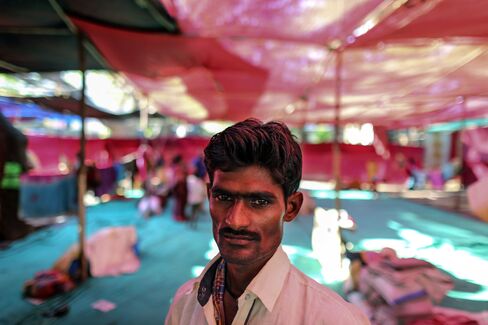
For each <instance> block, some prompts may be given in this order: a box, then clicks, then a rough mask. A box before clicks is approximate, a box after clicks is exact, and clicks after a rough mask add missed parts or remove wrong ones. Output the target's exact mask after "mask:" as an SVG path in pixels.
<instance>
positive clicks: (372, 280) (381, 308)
mask: <svg viewBox="0 0 488 325" xmlns="http://www.w3.org/2000/svg"><path fill="white" fill-rule="evenodd" d="M352 256H353V261H352V263H351V277H352V285H351V286H352V288H350V289H353V290H355V292H354V293H353V294H352V295H351V297H350V300H351V301H353V302H354V303H355V304H357V305H358V306H359V307H360V308H361V309H363V311H364V312H365V313H366V314H367V315H368V317H369V318H370V320H371V322H372V324H397V322H398V320H401V321H402V322H404V323H405V322H409V321H412V320H418V319H423V318H427V317H431V316H432V315H433V303H439V302H440V301H441V300H442V299H443V298H444V296H445V294H446V292H447V291H449V290H450V289H452V288H453V281H452V279H451V278H450V277H449V276H448V275H446V274H444V273H443V272H441V271H440V270H439V269H437V268H436V267H435V266H433V265H432V264H430V263H428V262H426V261H423V260H419V259H416V258H398V257H397V256H396V253H395V251H394V250H392V249H384V250H383V251H381V252H379V253H377V252H361V253H359V254H354V255H352Z"/></svg>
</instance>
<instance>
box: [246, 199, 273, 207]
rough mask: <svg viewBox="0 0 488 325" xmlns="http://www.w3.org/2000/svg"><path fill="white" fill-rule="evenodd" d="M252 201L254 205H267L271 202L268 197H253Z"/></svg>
mask: <svg viewBox="0 0 488 325" xmlns="http://www.w3.org/2000/svg"><path fill="white" fill-rule="evenodd" d="M250 202H251V204H252V205H254V206H257V207H265V206H267V205H268V204H269V203H270V202H269V201H268V200H266V199H251V200H250Z"/></svg>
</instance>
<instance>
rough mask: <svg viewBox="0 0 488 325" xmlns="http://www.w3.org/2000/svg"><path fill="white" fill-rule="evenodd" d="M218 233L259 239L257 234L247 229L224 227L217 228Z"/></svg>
mask: <svg viewBox="0 0 488 325" xmlns="http://www.w3.org/2000/svg"><path fill="white" fill-rule="evenodd" d="M219 235H220V236H225V235H229V236H242V237H248V238H249V239H251V240H259V239H260V238H261V237H260V236H259V234H257V233H255V232H251V231H247V230H236V229H232V228H230V227H224V228H222V229H220V230H219Z"/></svg>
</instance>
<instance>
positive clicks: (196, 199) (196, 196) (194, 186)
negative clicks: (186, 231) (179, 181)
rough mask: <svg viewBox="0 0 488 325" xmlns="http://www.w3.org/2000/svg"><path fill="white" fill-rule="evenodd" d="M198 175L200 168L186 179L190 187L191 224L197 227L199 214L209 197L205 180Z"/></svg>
mask: <svg viewBox="0 0 488 325" xmlns="http://www.w3.org/2000/svg"><path fill="white" fill-rule="evenodd" d="M198 175H200V174H199V172H198V170H195V171H194V172H193V174H190V175H188V177H187V179H186V183H187V187H188V205H189V206H190V209H191V210H190V220H189V221H190V226H191V227H192V228H195V229H196V228H197V221H198V214H199V213H200V212H201V211H202V210H203V203H204V202H205V199H206V197H207V189H206V187H205V182H204V181H203V179H202V178H200V177H199V176H198Z"/></svg>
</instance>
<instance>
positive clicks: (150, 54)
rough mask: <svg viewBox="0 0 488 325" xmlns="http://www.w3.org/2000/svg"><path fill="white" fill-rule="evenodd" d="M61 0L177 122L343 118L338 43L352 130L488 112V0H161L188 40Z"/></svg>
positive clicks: (107, 56) (115, 63) (100, 48)
mask: <svg viewBox="0 0 488 325" xmlns="http://www.w3.org/2000/svg"><path fill="white" fill-rule="evenodd" d="M122 2H123V3H126V2H129V3H132V5H133V6H134V3H136V2H132V1H130V0H125V1H122ZM142 2H144V1H142ZM7 3H11V4H12V6H13V3H14V2H13V1H7ZM59 3H60V5H61V6H62V7H63V10H64V13H65V14H68V15H70V16H69V21H70V22H72V23H74V24H75V25H76V26H77V27H78V28H80V29H81V30H82V31H84V32H85V33H86V34H87V35H88V37H89V39H90V41H91V42H92V44H93V45H94V47H96V49H97V52H98V53H99V54H101V56H102V57H103V58H104V60H105V61H106V62H107V64H108V65H109V66H110V67H112V68H114V69H115V70H118V71H121V72H122V73H123V74H124V75H125V76H126V77H127V78H128V79H129V80H130V81H131V82H132V84H134V85H135V86H136V87H137V88H138V89H139V90H140V91H141V92H142V93H143V94H144V95H146V96H147V97H148V99H149V102H150V103H151V105H153V106H155V107H157V108H158V109H159V111H160V112H162V113H163V114H165V115H170V116H175V117H178V118H181V119H185V120H188V121H201V120H240V119H242V118H244V117H247V116H255V117H258V118H262V119H265V120H268V119H281V120H284V121H287V122H289V123H292V124H297V125H301V124H304V123H308V122H333V121H334V106H335V101H334V87H335V68H336V60H337V52H336V49H337V48H338V47H339V48H341V49H342V50H343V52H342V53H343V54H342V55H343V69H342V78H343V80H342V88H341V91H342V97H341V98H342V100H341V122H342V123H346V122H357V123H365V122H373V123H374V124H377V125H384V126H388V127H392V128H393V127H408V126H413V125H415V126H419V125H427V124H431V123H434V122H444V121H451V120H458V119H462V118H467V117H479V116H483V117H485V116H487V115H488V109H487V105H488V91H486V90H485V89H484V87H483V84H484V83H485V79H486V74H485V73H484V72H483V69H484V67H485V66H486V65H487V64H488V45H485V44H488V43H487V42H486V40H487V39H486V38H487V36H488V32H487V31H488V28H487V27H488V26H487V24H488V19H487V18H488V17H487V16H488V3H487V2H485V1H476V0H466V1H457V0H432V1H422V0H417V1H416V0H409V1H398V0H390V1H381V0H350V1H343V0H327V1H323V0H321V1H319V0H312V1H310V0H307V1H304V0H286V1H282V0H266V1H252V0H239V1H238V0H235V1H234V0H233V1H227V0H225V1H224V0H161V3H153V2H151V4H152V5H153V7H158V8H160V10H162V12H165V11H164V9H161V8H162V4H163V5H164V7H165V8H166V12H168V13H170V14H171V15H172V16H173V18H174V20H175V22H176V23H177V25H178V29H179V30H181V33H182V34H178V33H173V34H170V33H169V32H170V30H171V28H168V26H166V25H165V23H163V24H161V22H160V21H156V23H155V24H154V25H151V24H147V23H146V25H144V24H143V23H142V21H143V20H144V19H142V18H141V19H140V20H139V16H132V15H129V16H124V15H123V14H120V15H119V14H116V15H114V16H113V17H111V16H110V15H105V14H107V13H110V10H109V9H103V10H107V12H106V13H105V14H102V13H98V12H97V11H94V10H93V6H97V3H98V1H97V2H95V1H88V3H89V5H85V3H86V1H76V0H71V1H60V2H59ZM110 3H112V4H99V5H100V6H102V7H110V9H111V10H112V11H114V12H115V11H116V8H114V7H113V6H117V4H118V3H119V2H118V1H117V2H110ZM137 3H141V1H137ZM145 3H147V1H146V2H145ZM126 5H127V7H130V6H131V4H126ZM138 9H140V8H138ZM103 10H102V11H103ZM94 12H97V14H93V13H94ZM138 12H139V13H140V10H139V11H138ZM461 12H462V13H463V15H457V13H461ZM464 13H469V14H466V15H465V14H464ZM146 14H147V12H146ZM162 16H163V17H164V18H165V19H166V20H168V15H167V14H163V15H162ZM107 17H109V18H107ZM129 17H132V18H130V19H129ZM131 19H132V20H131ZM0 21H1V20H0ZM26 21H28V20H26ZM58 23H59V21H58ZM157 23H159V24H160V26H161V27H160V28H159V29H158V27H157ZM50 24H54V23H53V22H50ZM173 31H176V30H175V29H173ZM4 48H5V46H2V47H0V54H1V53H2V52H1V51H4ZM90 53H93V51H92V52H90ZM3 57H4V56H3V55H0V59H2V58H3ZM19 57H22V55H21V56H19ZM73 58H76V52H74V56H73ZM6 61H8V60H6ZM0 62H1V61H0Z"/></svg>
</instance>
